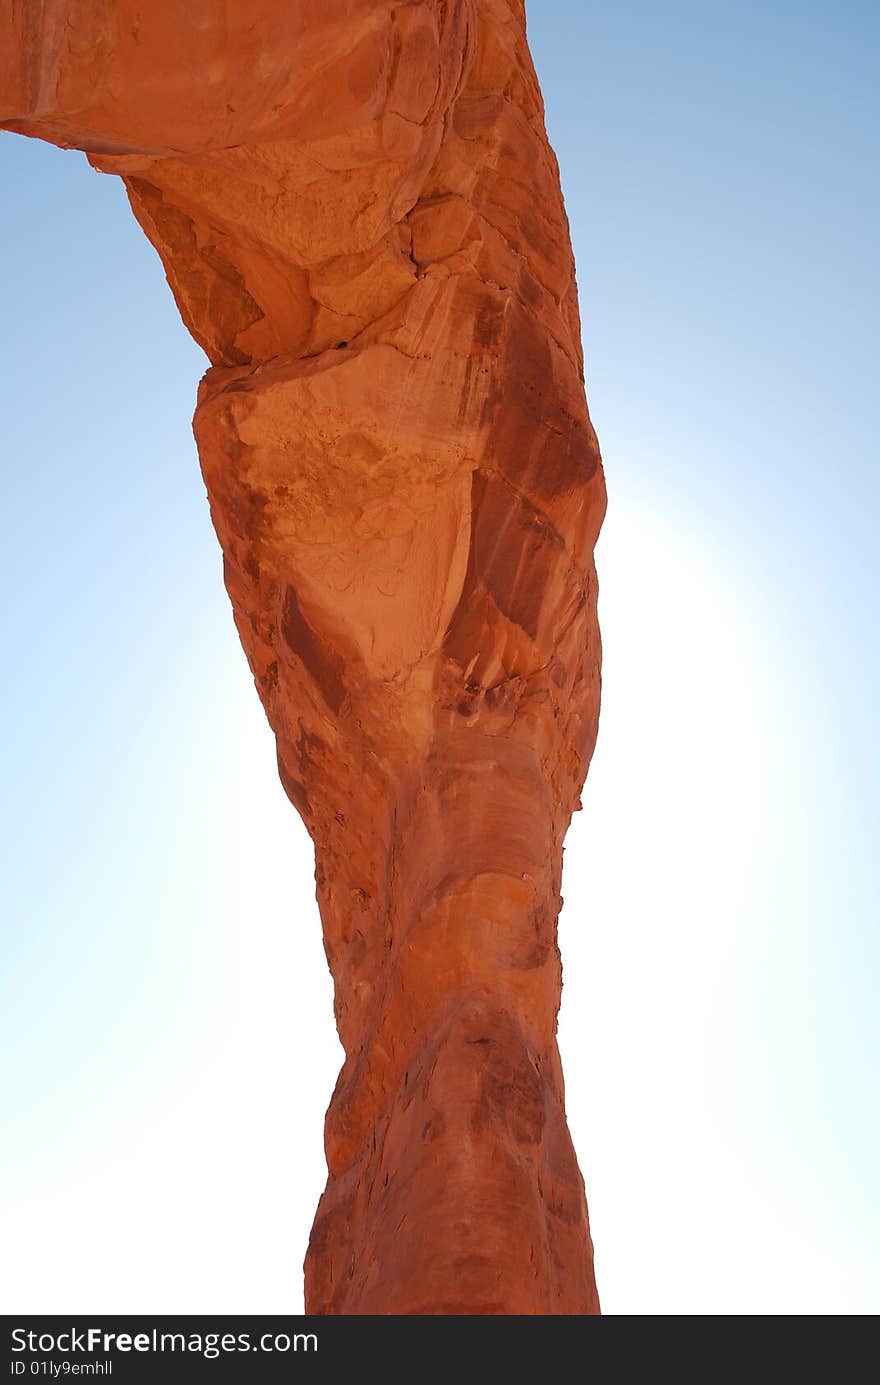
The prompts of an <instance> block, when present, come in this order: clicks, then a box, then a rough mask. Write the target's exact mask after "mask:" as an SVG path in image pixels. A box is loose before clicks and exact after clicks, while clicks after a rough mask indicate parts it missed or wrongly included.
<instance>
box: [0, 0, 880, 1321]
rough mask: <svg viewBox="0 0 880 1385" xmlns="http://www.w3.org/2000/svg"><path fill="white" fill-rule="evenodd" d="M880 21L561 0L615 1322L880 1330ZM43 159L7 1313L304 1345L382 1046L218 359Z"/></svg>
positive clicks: (33, 181) (598, 1063) (11, 707)
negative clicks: (362, 1087) (273, 1328)
mask: <svg viewBox="0 0 880 1385" xmlns="http://www.w3.org/2000/svg"><path fill="white" fill-rule="evenodd" d="M878 29H880V12H878V11H877V9H876V7H875V6H873V5H869V4H867V3H864V4H861V3H842V4H838V5H835V6H831V5H827V4H826V5H820V4H812V3H809V0H805V2H804V3H797V4H795V3H781V2H780V0H777V3H761V4H759V3H756V2H749V3H743V4H740V5H736V6H722V5H706V4H705V3H671V4H668V5H663V6H659V5H656V4H648V3H644V4H642V3H628V2H627V0H624V2H623V3H621V4H618V5H613V6H609V5H601V6H600V5H595V4H592V3H573V2H572V3H565V2H564V0H542V3H541V4H540V5H539V4H537V3H533V4H532V6H531V8H530V37H531V43H532V49H533V53H534V56H535V61H536V65H537V67H538V71H539V75H540V76H541V80H542V84H543V88H544V94H545V102H546V106H547V120H548V128H549V131H550V135H551V139H552V141H553V144H554V147H555V149H556V152H557V155H558V157H559V162H560V166H561V170H562V178H563V187H564V191H565V196H566V203H567V207H568V212H569V217H570V220H571V224H572V235H573V241H574V248H575V254H576V258H577V263H578V278H579V285H580V295H581V312H582V318H583V322H584V342H585V350H586V362H587V388H588V395H589V399H590V405H591V411H592V414H593V419H594V422H595V425H596V428H597V431H598V433H599V438H600V442H601V444H602V450H603V455H604V458H605V465H606V471H607V477H608V487H609V496H610V501H609V515H608V520H607V523H606V528H605V531H604V534H603V538H602V540H601V543H600V548H599V553H598V561H599V571H600V581H601V584H602V601H601V612H600V614H601V618H602V623H603V638H604V644H605V658H606V663H605V679H604V688H605V702H604V709H603V717H602V726H601V731H600V741H599V748H598V750H597V754H596V758H595V761H594V766H593V770H592V771H591V775H590V780H589V783H588V789H587V792H586V794H585V797H584V806H585V811H584V812H583V813H582V814H580V815H579V816H578V818H577V819H576V822H575V826H574V827H573V829H572V832H571V834H570V836H569V839H568V843H567V849H566V877H565V880H564V884H563V894H564V896H565V900H566V905H565V910H564V912H563V916H562V921H561V941H562V946H563V955H564V961H565V992H564V1001H563V1010H562V1016H561V1024H560V1039H561V1043H562V1046H563V1057H564V1061H565V1065H566V1072H567V1083H568V1086H567V1094H568V1105H569V1112H570V1117H571V1124H572V1128H573V1131H574V1134H575V1139H576V1143H577V1146H578V1151H579V1154H580V1158H581V1163H582V1166H583V1169H584V1173H585V1177H586V1180H587V1189H588V1194H589V1197H590V1202H591V1211H592V1217H593V1227H594V1237H595V1241H596V1255H597V1270H598V1276H599V1285H600V1292H601V1294H602V1298H603V1305H604V1307H605V1309H606V1310H607V1311H609V1312H613V1313H640V1312H648V1313H681V1312H699V1313H719V1312H720V1313H774V1312H793V1313H799V1312H800V1313H821V1312H876V1311H877V1309H878V1308H880V1263H878V1251H877V1246H878V1244H880V1237H878V1232H880V1211H878V1199H877V1194H876V1168H877V1165H878V1154H880V1149H878V1144H880V1141H878V1133H880V1132H878V1115H877V1103H876V1072H877V1064H878V1058H880V1054H878V1039H880V1032H878V1031H880V1021H878V1012H877V1005H876V998H875V997H876V976H877V961H878V931H877V922H878V907H877V905H878V899H877V860H876V858H877V849H876V837H877V825H878V801H880V793H878V787H877V783H878V750H877V735H876V729H875V707H876V702H877V688H878V677H877V674H878V668H877V661H878V655H877V642H876V637H875V631H876V623H877V622H876V607H877V597H878V563H877V559H876V542H875V527H876V516H877V512H878V499H880V495H878V491H880V482H878V470H877V456H876V452H877V446H876V436H877V432H876V425H875V420H874V399H875V397H876V394H877V385H876V323H877V320H878V308H880V304H878V279H877V270H876V245H877V240H878V193H877V186H876V176H875V172H876V163H877V148H876V130H877V128H878V125H877V115H878V112H877V109H876V106H877V96H876V61H877V47H878V37H880V35H878ZM0 169H2V177H3V185H4V187H5V189H6V194H7V195H6V207H7V209H8V211H7V215H6V217H5V218H4V219H3V221H2V223H0V244H2V264H3V275H4V292H3V304H4V320H5V323H6V331H5V333H4V343H5V352H4V369H3V371H2V374H0V391H2V409H3V418H4V423H5V444H6V446H5V449H4V463H3V486H4V492H5V512H6V514H7V517H8V520H7V525H6V535H5V543H4V545H3V548H2V551H0V564H2V569H3V571H2V582H3V591H4V592H5V600H4V602H3V608H2V623H3V645H4V649H5V651H6V660H5V667H6V678H5V680H4V683H3V685H2V690H0V699H2V724H3V726H4V728H5V733H6V734H5V736H4V757H5V770H6V775H5V777H6V782H7V793H6V794H5V795H4V802H3V805H2V807H0V813H2V824H0V867H2V887H3V893H4V903H3V909H2V917H3V956H4V966H3V970H2V985H3V988H4V996H3V1001H2V1004H0V1043H2V1049H3V1052H4V1053H5V1054H6V1055H7V1056H8V1057H10V1058H11V1062H10V1063H9V1064H8V1065H6V1072H5V1075H4V1085H5V1086H6V1088H7V1090H6V1091H5V1092H4V1093H3V1100H2V1105H0V1110H2V1112H3V1115H2V1118H0V1149H2V1160H3V1162H4V1164H5V1165H6V1170H5V1174H6V1176H5V1177H4V1179H3V1187H4V1189H5V1196H6V1197H7V1198H8V1199H9V1200H10V1202H9V1206H8V1208H6V1209H5V1220H6V1222H7V1224H8V1225H9V1226H10V1227H11V1230H12V1245H13V1247H14V1254H13V1255H12V1256H10V1257H8V1266H7V1272H8V1273H9V1275H10V1276H11V1280H10V1283H9V1284H8V1285H4V1286H3V1301H4V1303H5V1304H6V1305H8V1309H9V1311H14V1310H21V1311H26V1310H43V1311H52V1310H58V1311H61V1310H66V1311H74V1310H77V1309H79V1310H81V1311H86V1310H91V1309H96V1308H99V1309H101V1310H103V1311H112V1310H114V1309H116V1310H117V1311H132V1310H140V1311H151V1310H154V1311H160V1312H161V1311H187V1310H190V1311H201V1310H206V1311H215V1312H224V1311H229V1312H232V1311H241V1312H250V1311H266V1312H273V1311H285V1310H287V1311H291V1310H293V1311H297V1310H298V1307H299V1297H298V1296H299V1293H300V1276H299V1265H300V1261H301V1256H302V1252H303V1251H304V1248H305V1241H306V1237H307V1234H308V1228H309V1224H310V1221H311V1217H312V1214H313V1211H314V1206H315V1204H316V1202H317V1198H318V1195H319V1193H320V1189H321V1186H322V1182H323V1163H322V1153H321V1122H322V1118H323V1110H324V1107H325V1105H326V1101H327V1099H328V1097H329V1093H330V1091H331V1089H332V1086H333V1082H334V1080H335V1073H336V1069H337V1066H338V1062H339V1048H338V1044H337V1042H336V1039H335V1035H334V1032H333V1026H332V1002H331V990H330V984H329V978H328V977H327V973H326V964H325V961H324V956H323V951H322V948H321V944H320V936H319V923H318V918H317V910H316V906H315V904H314V900H313V885H312V879H311V863H310V859H309V844H308V840H307V838H306V837H305V834H304V832H303V829H302V827H301V825H300V824H299V821H298V819H297V818H296V816H295V814H294V812H293V810H292V809H290V808H288V806H287V804H286V801H285V800H284V797H283V795H282V793H281V790H280V788H279V787H278V785H277V783H276V780H275V770H274V758H273V751H272V745H271V738H270V736H269V733H268V730H267V728H266V727H265V725H264V723H263V719H262V713H261V711H260V707H259V704H258V701H257V699H256V695H255V694H254V692H253V689H252V687H251V685H250V676H249V673H248V670H247V666H246V663H245V660H244V657H243V655H242V654H241V651H240V649H239V647H238V643H237V638H236V635H235V631H234V627H233V624H232V619H231V615H230V612H229V610H228V605H227V600H226V597H225V593H224V591H223V587H222V580H221V565H220V555H219V550H218V548H217V544H216V540H215V538H214V535H213V531H212V529H211V525H210V520H209V517H208V510H207V504H206V502H205V497H204V488H203V486H202V482H201V478H200V476H199V472H198V466H197V460H196V456H195V448H194V444H193V441H192V435H191V432H190V419H191V415H192V410H193V407H194V401H195V387H196V384H197V381H198V378H199V376H200V374H201V372H202V370H203V369H204V366H205V361H204V357H203V356H202V353H201V352H200V351H199V349H198V348H197V347H196V346H195V345H194V344H193V343H192V342H191V341H190V339H189V338H188V337H187V335H186V332H185V331H184V329H183V328H182V326H181V325H180V322H179V320H178V317H177V314H176V310H175V308H174V304H173V301H172V299H171V296H170V293H169V292H168V289H167V286H166V285H165V283H164V278H163V275H162V271H161V267H160V265H159V261H158V259H157V257H156V256H155V253H154V252H153V250H152V249H151V248H150V246H149V245H148V244H147V242H146V241H145V239H144V238H143V236H142V234H141V233H140V231H139V229H138V228H137V226H136V224H135V222H134V220H133V218H132V217H131V215H130V213H129V211H128V208H127V204H126V201H125V197H124V194H123V190H122V187H121V184H119V183H117V182H116V180H114V179H111V178H107V177H101V176H99V175H97V174H95V173H93V172H92V171H91V170H89V168H88V167H87V165H86V163H85V160H84V159H83V158H82V156H80V155H77V154H69V153H68V154H64V153H61V152H60V151H58V150H55V149H52V148H49V147H48V146H45V145H40V144H37V143H35V142H32V141H26V140H23V139H20V138H17V137H14V136H11V135H3V136H0ZM47 1237H48V1238H49V1240H50V1241H51V1243H52V1246H53V1253H52V1255H51V1256H47V1255H46V1238H47Z"/></svg>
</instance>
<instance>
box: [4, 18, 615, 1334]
mask: <svg viewBox="0 0 880 1385" xmlns="http://www.w3.org/2000/svg"><path fill="white" fill-rule="evenodd" d="M0 55H2V56H0V123H3V124H4V125H5V126H6V127H7V128H9V129H13V130H18V131H20V132H22V133H23V134H27V135H36V136H39V137H41V138H43V139H48V140H51V141H53V142H54V143H56V144H61V145H65V146H74V147H77V148H80V149H84V150H86V151H87V153H88V155H89V158H90V160H91V162H92V163H93V164H94V165H95V167H96V168H98V169H101V170H103V171H104V172H109V173H116V174H119V175H120V176H121V177H122V178H123V179H124V180H125V184H126V188H127V189H128V194H129V198H130V200H131V205H132V209H133V211H134V214H135V216H136V217H137V219H138V221H139V222H140V224H141V226H142V227H143V229H144V231H145V232H146V234H147V235H148V236H149V238H150V240H151V241H152V242H153V244H154V245H155V246H156V249H157V250H158V252H159V254H160V255H161V257H162V260H163V263H164V266H165V270H166V273H167V276H168V281H169V283H170V285H171V288H172V291H173V293H174V296H175V299H176V301H177V304H178V307H179V309H180V312H181V314H182V316H183V319H184V321H185V322H186V324H187V326H188V328H189V330H190V331H191V332H192V334H193V336H194V337H195V338H196V340H197V341H198V342H199V343H200V344H201V345H202V347H203V348H204V350H205V351H206V352H207V354H208V356H209V358H210V360H211V362H212V365H211V368H210V369H209V370H208V372H207V374H206V375H205V378H204V380H203V381H202V384H201V387H200V389H199V400H198V407H197V410H196V415H195V424H194V426H195V433H196V438H197V441H198V446H199V454H200V457H201V463H202V468H203V472H204V476H205V481H206V484H207V488H208V494H209V497H210V502H211V512H212V515H213V519H214V524H215V526H216V529H217V534H218V537H219V539H220V543H221V545H222V548H223V554H224V571H225V577H226V585H227V588H228V590H229V594H230V597H231V599H232V603H233V607H234V612H235V620H236V623H237V626H238V630H239V633H240V636H241V640H242V644H243V646H244V648H245V651H246V654H247V657H248V659H249V661H250V665H251V668H252V669H253V673H254V677H255V680H256V684H257V687H258V689H259V692H260V696H261V698H262V700H263V704H264V706H265V708H266V712H267V714H268V717H269V720H270V722H271V724H272V727H273V729H274V731H275V734H276V737H277V744H278V763H279V767H280V772H281V778H282V781H283V783H284V786H285V789H286V791H287V793H288V795H289V796H290V798H291V799H292V801H293V802H294V804H295V805H296V807H297V808H298V809H299V811H300V813H301V814H302V816H303V818H304V820H305V822H306V824H307V826H308V829H309V831H310V833H311V834H312V837H313V838H314V842H315V849H316V860H317V869H316V878H317V884H318V899H319V903H320V908H321V917H322V920H323V925H324V936H325V943H326V951H327V957H328V960H329V963H330V966H331V969H332V972H333V976H334V980H335V987H336V1018H337V1023H338V1027H339V1033H340V1036H341V1038H342V1042H343V1044H344V1047H345V1052H346V1060H345V1065H344V1067H343V1070H342V1072H341V1074H340V1077H339V1081H338V1083H337V1086H336V1091H335V1092H334V1095H333V1099H332V1102H331V1105H330V1109H329V1111H328V1114H327V1122H326V1148H327V1161H328V1166H329V1179H328V1183H327V1188H326V1191H325V1193H324V1196H323V1197H322V1199H321V1204H320V1207H319V1209H318V1214H317V1218H316V1221H315V1226H314V1229H313V1232H312V1237H311V1244H310V1247H309V1252H308V1256H307V1260H306V1294H307V1311H309V1312H311V1313H348V1314H351V1313H355V1314H376V1313H380V1314H386V1313H393V1314H414V1313H416V1314H418V1313H427V1314H496V1313H505V1314H560V1313H562V1314H581V1313H594V1312H598V1301H597V1297H596V1289H595V1283H594V1278H593V1268H592V1250H591V1243H590V1235H589V1227H588V1221H587V1209H586V1203H585V1199H584V1190H583V1183H582V1179H581V1175H580V1172H579V1170H578V1166H577V1162H576V1159H575V1155H574V1151H573V1149H572V1146H571V1141H570V1138H569V1134H568V1130H567V1126H566V1121H565V1113H564V1107H563V1081H562V1073H561V1069H560V1062H559V1054H558V1051H557V1046H556V1039H555V1030H556V1013H557V1009H558V1004H559V996H560V983H561V972H560V961H559V952H558V948H557V942H556V921H557V915H558V911H559V908H560V905H561V900H560V895H559V888H560V872H561V859H562V840H563V836H564V833H565V831H566V828H567V826H568V823H569V819H570V816H571V813H572V810H573V809H574V808H575V806H576V805H577V802H578V797H579V793H580V790H581V786H582V784H583V780H584V776H585V774H586V770H587V766H588V764H589V760H590V756H591V754H592V750H593V745H594V741H595V735H596V725H597V716H598V706H599V662H600V651H599V636H598V629H597V623H596V580H595V572H594V567H593V559H592V552H593V545H594V543H595V540H596V536H597V533H598V530H599V525H600V523H601V520H602V515H603V509H604V488H603V481H602V471H601V464H600V460H599V451H598V447H597V444H596V439H595V436H594V433H593V430H592V428H591V426H590V422H589V418H588V414H587V408H586V403H585V398H584V386H583V374H582V357H581V347H580V328H579V320H578V309H577V300H576V290H575V280H574V268H573V263H572V256H571V250H570V244H569V235H568V227H567V223H566V219H565V214H564V211H563V205H562V198H561V194H560V189H559V179H558V173H557V167H556V162H555V159H554V157H553V155H552V153H551V151H550V148H549V146H548V143H547V138H546V134H545V131H544V124H543V116H542V104H541V97H540V92H539V88H538V83H537V80H536V77H535V73H534V70H533V67H532V63H531V59H530V57H529V52H528V48H527V45H526V38H525V15H524V9H523V4H522V2H521V0H422V3H395V2H394V0H284V3H282V0H237V2H236V4H234V5H228V4H223V3H220V2H219V0H187V3H186V4H185V5H183V4H179V3H178V0H151V3H150V4H147V3H145V0H44V3H43V4H41V5H36V4H35V5H29V4H25V5H21V4H17V3H12V0H0Z"/></svg>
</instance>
